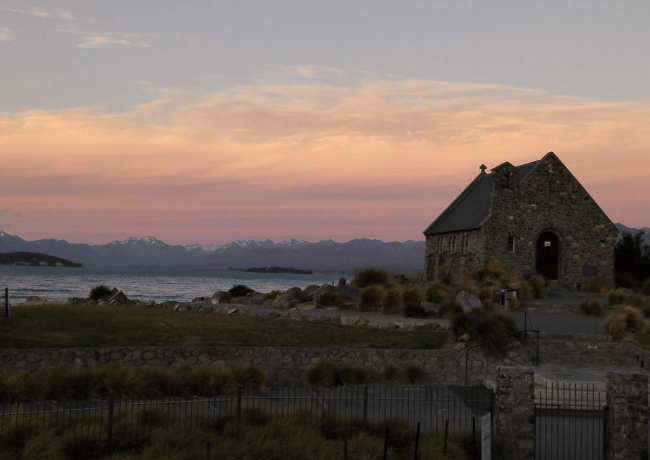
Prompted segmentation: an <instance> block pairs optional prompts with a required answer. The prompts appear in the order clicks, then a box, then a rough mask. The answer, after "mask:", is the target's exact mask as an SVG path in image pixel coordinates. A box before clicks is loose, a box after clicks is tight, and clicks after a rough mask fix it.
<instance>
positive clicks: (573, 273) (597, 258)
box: [482, 155, 618, 289]
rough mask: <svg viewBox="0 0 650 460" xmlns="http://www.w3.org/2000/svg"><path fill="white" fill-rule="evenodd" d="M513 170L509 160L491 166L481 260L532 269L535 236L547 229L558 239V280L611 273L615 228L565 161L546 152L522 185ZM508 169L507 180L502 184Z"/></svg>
mask: <svg viewBox="0 0 650 460" xmlns="http://www.w3.org/2000/svg"><path fill="white" fill-rule="evenodd" d="M516 172H517V170H516V168H514V167H513V166H512V165H510V164H509V163H505V164H504V165H501V167H499V168H495V169H494V170H493V171H492V175H493V177H494V182H493V194H492V206H491V214H492V217H491V218H490V220H489V221H488V222H487V223H486V225H485V226H484V227H483V228H482V231H483V232H485V236H486V241H487V244H486V247H485V260H486V261H488V262H492V261H494V262H497V263H499V264H501V265H502V266H503V267H504V268H506V269H509V270H515V271H517V272H519V273H521V274H522V275H524V276H527V275H532V274H534V273H536V272H537V267H536V255H537V243H538V239H539V237H540V235H541V234H542V233H544V232H545V231H550V232H552V233H553V234H555V236H556V237H557V238H558V243H559V264H558V281H559V283H560V284H562V285H564V286H566V287H569V288H573V289H575V288H577V287H578V285H580V284H582V283H584V282H585V281H586V280H587V279H589V278H591V277H593V276H594V275H596V274H599V275H605V276H608V277H613V275H614V244H615V240H616V235H617V233H618V232H617V230H616V228H615V227H614V225H613V224H612V223H611V221H610V220H609V219H608V218H607V216H606V215H605V214H604V213H603V212H602V210H601V209H600V208H599V207H598V205H597V204H596V202H595V201H594V200H593V199H592V198H591V196H590V195H589V194H588V193H587V191H586V190H585V189H584V188H583V187H582V185H580V183H579V182H578V181H577V180H576V178H575V177H574V176H573V174H571V172H570V171H569V170H568V169H567V168H566V167H565V166H564V164H562V162H561V161H560V160H559V159H558V158H557V157H556V156H555V155H548V156H547V157H545V160H544V161H542V163H541V164H539V165H538V166H537V168H536V169H535V170H534V171H533V172H532V173H531V175H530V176H529V177H528V178H527V179H526V180H525V181H524V182H523V184H522V186H521V187H519V185H518V183H519V180H518V179H519V178H518V177H517V176H516ZM508 174H513V176H512V177H511V179H512V180H511V181H510V184H509V186H508V187H504V184H503V182H502V181H503V178H504V176H507V175H508ZM509 236H512V237H513V241H514V251H512V249H513V248H512V246H510V245H509V244H508V243H509V242H508V237H509Z"/></svg>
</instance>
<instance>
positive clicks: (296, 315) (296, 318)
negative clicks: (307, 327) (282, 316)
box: [289, 311, 303, 321]
mask: <svg viewBox="0 0 650 460" xmlns="http://www.w3.org/2000/svg"><path fill="white" fill-rule="evenodd" d="M289 319H291V320H294V321H302V320H303V315H302V312H300V311H292V312H291V313H289Z"/></svg>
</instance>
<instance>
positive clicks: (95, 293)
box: [89, 284, 113, 302]
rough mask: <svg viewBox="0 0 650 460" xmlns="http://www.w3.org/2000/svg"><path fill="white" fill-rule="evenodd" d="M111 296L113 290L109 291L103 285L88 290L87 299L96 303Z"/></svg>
mask: <svg viewBox="0 0 650 460" xmlns="http://www.w3.org/2000/svg"><path fill="white" fill-rule="evenodd" d="M112 295H113V290H112V289H110V288H109V287H108V286H104V285H103V284H102V285H100V286H95V287H94V288H92V289H91V290H90V295H89V297H90V298H91V299H92V300H94V301H95V302H97V301H98V300H101V299H107V298H109V297H110V296H112Z"/></svg>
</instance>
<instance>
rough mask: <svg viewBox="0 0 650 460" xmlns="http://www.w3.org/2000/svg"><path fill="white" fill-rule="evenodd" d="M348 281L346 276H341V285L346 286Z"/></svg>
mask: <svg viewBox="0 0 650 460" xmlns="http://www.w3.org/2000/svg"><path fill="white" fill-rule="evenodd" d="M347 283H348V282H347V280H346V279H345V278H339V283H338V284H339V286H345V285H346V284H347Z"/></svg>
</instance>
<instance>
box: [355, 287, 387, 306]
mask: <svg viewBox="0 0 650 460" xmlns="http://www.w3.org/2000/svg"><path fill="white" fill-rule="evenodd" d="M383 298H384V289H383V288H382V287H380V286H369V287H367V288H365V289H363V290H362V291H361V294H360V295H359V311H362V312H364V311H379V310H380V309H381V303H382V299H383Z"/></svg>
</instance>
